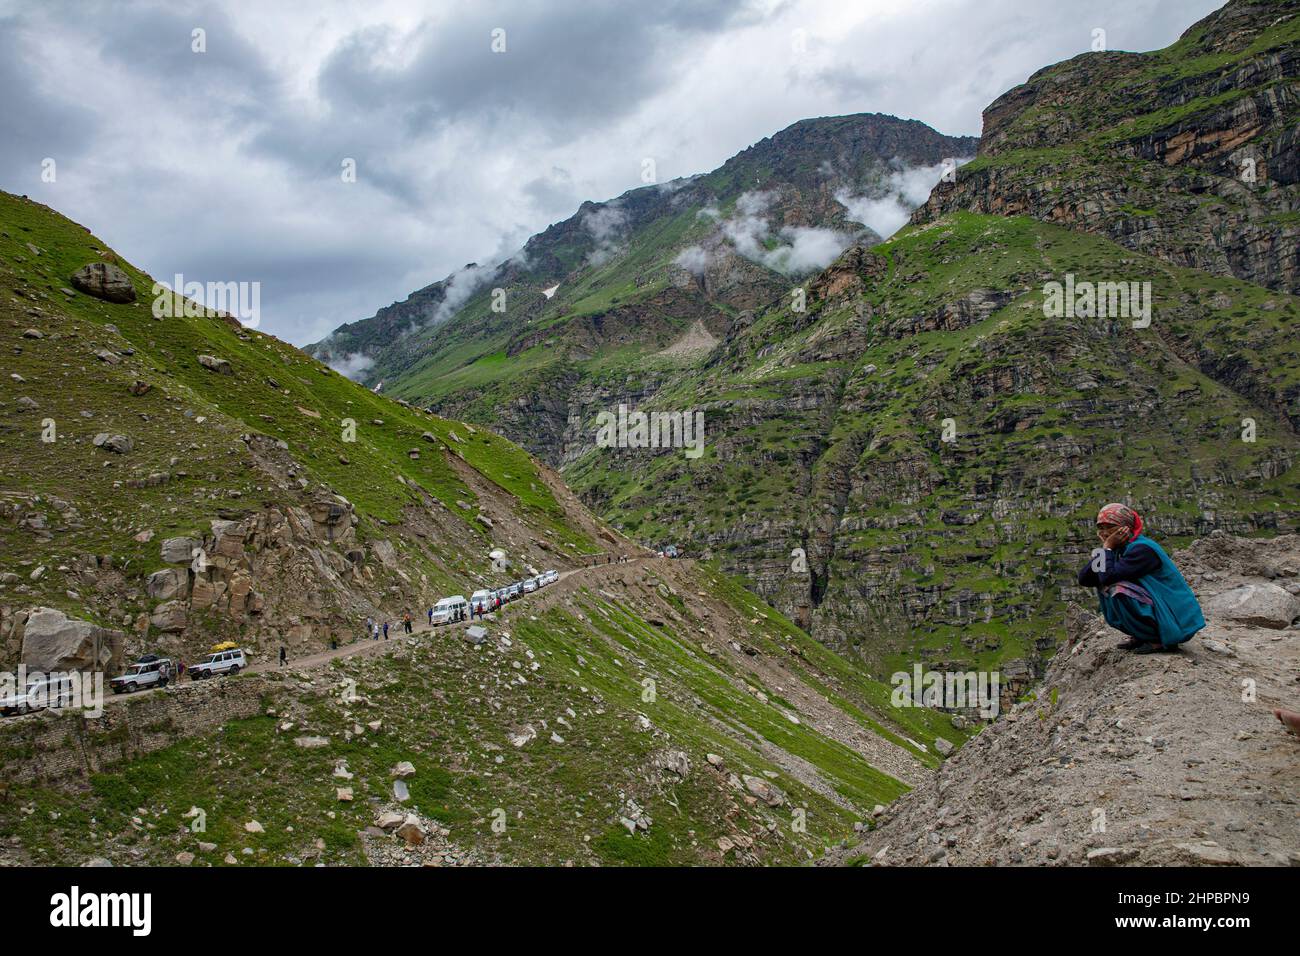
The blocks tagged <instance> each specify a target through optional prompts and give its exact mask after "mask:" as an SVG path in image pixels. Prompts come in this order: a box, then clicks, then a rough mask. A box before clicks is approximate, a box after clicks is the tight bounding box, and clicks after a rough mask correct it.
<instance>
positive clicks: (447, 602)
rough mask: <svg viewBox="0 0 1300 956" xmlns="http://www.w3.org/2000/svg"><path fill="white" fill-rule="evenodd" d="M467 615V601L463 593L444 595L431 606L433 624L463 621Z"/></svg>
mask: <svg viewBox="0 0 1300 956" xmlns="http://www.w3.org/2000/svg"><path fill="white" fill-rule="evenodd" d="M468 617H469V602H468V601H466V600H465V596H464V595H463V594H453V595H452V596H451V597H445V598H443V599H442V600H441V601H439V602H438V603H437V604H435V605H434V606H433V623H434V624H450V623H452V621H463V620H465V619H466V618H468Z"/></svg>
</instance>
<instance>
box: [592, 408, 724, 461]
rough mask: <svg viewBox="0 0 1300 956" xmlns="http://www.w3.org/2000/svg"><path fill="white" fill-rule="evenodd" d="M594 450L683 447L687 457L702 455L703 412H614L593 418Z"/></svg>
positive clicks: (625, 410)
mask: <svg viewBox="0 0 1300 956" xmlns="http://www.w3.org/2000/svg"><path fill="white" fill-rule="evenodd" d="M596 447H597V448H684V449H686V457H687V458H699V457H700V456H701V455H702V454H704V412H702V411H699V410H696V411H694V412H658V411H656V412H648V413H647V412H640V411H632V412H629V411H628V408H627V406H626V405H619V406H618V412H617V413H615V412H611V411H603V412H601V413H600V414H599V415H597V416H596Z"/></svg>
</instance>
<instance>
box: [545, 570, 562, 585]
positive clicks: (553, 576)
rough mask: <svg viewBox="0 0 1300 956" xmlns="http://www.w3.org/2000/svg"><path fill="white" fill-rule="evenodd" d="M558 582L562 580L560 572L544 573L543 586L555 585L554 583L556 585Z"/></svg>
mask: <svg viewBox="0 0 1300 956" xmlns="http://www.w3.org/2000/svg"><path fill="white" fill-rule="evenodd" d="M558 580H560V572H559V571H543V572H542V584H543V585H546V584H554V583H555V582H556V581H558Z"/></svg>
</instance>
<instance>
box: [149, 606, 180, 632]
mask: <svg viewBox="0 0 1300 956" xmlns="http://www.w3.org/2000/svg"><path fill="white" fill-rule="evenodd" d="M149 623H150V624H152V625H153V626H154V627H156V628H158V630H160V631H162V632H163V633H164V634H176V633H179V632H180V631H183V630H185V626H186V625H187V624H188V623H189V612H188V611H187V610H186V608H185V602H184V601H167V602H165V603H163V604H159V605H158V606H157V607H156V608H154V611H153V613H152V614H150V615H149Z"/></svg>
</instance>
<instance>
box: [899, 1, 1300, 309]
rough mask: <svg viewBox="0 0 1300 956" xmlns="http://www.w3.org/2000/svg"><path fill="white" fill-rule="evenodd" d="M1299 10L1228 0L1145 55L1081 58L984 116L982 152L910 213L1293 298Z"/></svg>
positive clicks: (1299, 197)
mask: <svg viewBox="0 0 1300 956" xmlns="http://www.w3.org/2000/svg"><path fill="white" fill-rule="evenodd" d="M1297 14H1300V4H1297V3H1295V2H1294V0H1277V2H1275V0H1259V2H1234V3H1229V4H1228V5H1226V6H1225V7H1224V8H1223V9H1221V10H1219V11H1216V12H1215V13H1213V14H1211V15H1210V16H1208V17H1206V18H1205V19H1204V20H1202V21H1201V22H1199V23H1197V24H1195V25H1194V26H1192V27H1191V28H1189V29H1188V30H1187V32H1186V33H1184V34H1183V36H1182V38H1181V39H1180V40H1179V41H1178V42H1177V43H1175V44H1174V45H1173V46H1171V47H1169V48H1168V49H1165V50H1160V51H1157V52H1155V53H1146V54H1134V53H1089V54H1083V55H1081V56H1078V57H1075V58H1074V59H1072V60H1068V61H1066V62H1064V63H1060V64H1057V65H1056V66H1053V67H1049V68H1047V69H1045V70H1041V71H1039V72H1038V73H1036V74H1034V75H1033V76H1032V77H1030V79H1029V80H1028V82H1026V83H1024V84H1023V85H1021V86H1018V87H1016V88H1015V89H1013V90H1010V91H1009V92H1007V93H1005V94H1003V95H1002V96H1001V97H999V98H998V99H997V100H996V101H994V103H993V104H992V105H990V106H989V107H988V109H987V110H985V112H984V132H983V136H982V137H981V139H980V148H979V156H978V158H977V159H976V161H975V162H973V163H971V164H969V165H968V166H966V167H964V168H963V169H962V170H961V171H960V173H959V175H958V178H957V181H956V182H955V183H941V184H940V185H939V187H938V188H936V189H935V191H934V192H933V194H932V195H931V197H930V199H929V201H928V202H927V203H926V204H925V205H924V206H923V207H921V208H920V209H918V210H917V211H916V213H915V214H914V216H913V219H914V221H915V222H930V221H933V220H934V219H936V218H937V217H940V216H943V215H945V214H946V213H950V212H953V211H956V210H966V211H971V212H983V213H992V214H995V215H1030V216H1034V217H1036V218H1038V219H1042V220H1044V221H1047V222H1054V223H1060V224H1063V225H1066V226H1069V227H1070V228H1075V229H1083V230H1086V231H1088V232H1092V233H1095V234H1097V235H1102V236H1106V237H1108V238H1110V239H1112V240H1114V241H1115V242H1117V243H1119V244H1121V245H1123V246H1126V247H1127V248H1130V249H1134V250H1137V251H1141V252H1145V253H1147V254H1150V255H1153V256H1156V257H1158V258H1160V259H1163V260H1165V261H1167V262H1172V263H1175V264H1177V265H1180V266H1186V267H1189V268H1195V269H1199V270H1202V271H1205V272H1210V273H1213V274H1216V275H1230V276H1236V277H1238V278H1241V279H1247V280H1249V281H1251V282H1255V283H1258V284H1260V285H1263V286H1265V287H1267V288H1270V289H1276V290H1280V291H1286V292H1292V293H1294V292H1296V291H1300V222H1297V218H1296V213H1297V210H1300V160H1298V159H1297V157H1298V156H1300V149H1298V148H1297V147H1300V132H1298V131H1297V130H1296V128H1295V122H1294V120H1295V116H1296V113H1297V111H1300V16H1297Z"/></svg>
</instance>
